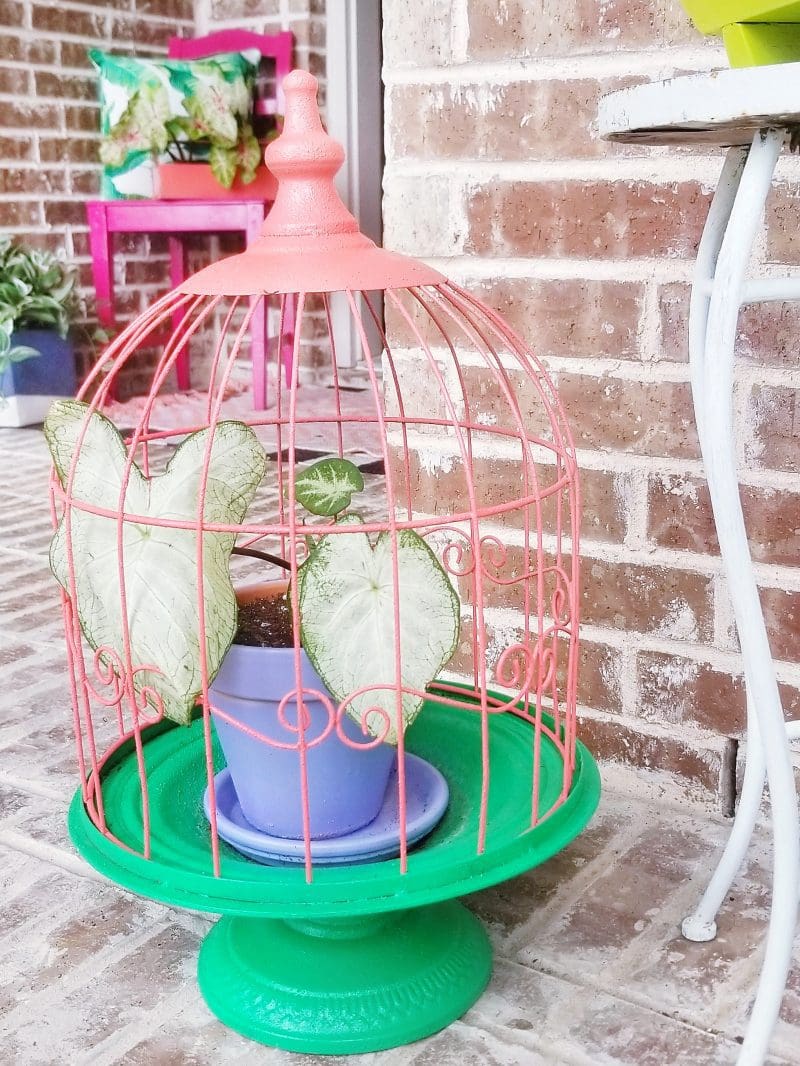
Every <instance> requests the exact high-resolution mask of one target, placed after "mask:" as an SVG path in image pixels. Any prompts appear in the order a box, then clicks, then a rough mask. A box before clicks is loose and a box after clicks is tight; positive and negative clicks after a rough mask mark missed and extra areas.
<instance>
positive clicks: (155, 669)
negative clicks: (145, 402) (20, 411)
mask: <svg viewBox="0 0 800 1066" xmlns="http://www.w3.org/2000/svg"><path fill="white" fill-rule="evenodd" d="M87 417H88V408H87V405H86V404H83V403H79V402H77V401H73V400H59V401H57V402H56V403H54V404H53V406H52V407H51V408H50V412H49V414H48V416H47V419H46V421H45V425H44V432H45V436H46V438H47V443H48V445H49V447H50V452H51V454H52V456H53V462H54V463H55V467H56V471H57V473H58V476H59V478H60V480H61V483H62V485H66V483H67V478H68V476H69V471H70V467H71V464H72V459H73V456H74V454H75V450H76V447H77V444H78V441H79V439H80V435H81V432H82V431H83V427H84V425H85V427H86V431H85V435H84V437H83V440H82V443H81V445H80V453H79V455H78V460H77V463H76V466H75V474H74V478H73V482H72V496H73V499H74V500H75V501H76V502H80V503H86V504H89V505H90V506H94V507H99V508H105V509H107V510H109V511H112V512H114V513H115V514H116V513H117V511H118V510H119V509H120V507H121V500H120V497H121V492H122V479H123V473H124V468H125V463H126V460H127V452H126V448H125V444H124V442H123V440H122V438H121V437H120V435H119V433H118V432H117V430H116V428H115V426H114V425H113V424H112V423H111V422H109V421H108V419H107V418H104V417H103V416H102V415H100V414H98V413H97V412H94V413H93V414H92V415H91V416H90V417H88V421H87ZM209 432H210V430H201V431H200V432H198V433H193V434H191V435H190V436H188V437H187V438H186V439H185V440H184V441H183V442H182V443H181V444H180V446H179V447H178V448H177V449H176V451H175V454H174V455H173V457H172V459H171V460H170V462H169V465H168V466H167V468H166V470H165V472H164V473H163V474H160V475H158V476H156V477H152V478H146V477H145V476H144V475H143V474H142V472H141V470H140V469H139V468H138V466H136V465H135V464H134V466H133V467H132V468H131V472H130V480H129V482H128V486H127V490H126V493H125V500H124V510H125V512H126V513H127V514H134V515H141V516H143V521H142V522H141V523H135V522H131V521H126V522H124V523H123V525H122V553H121V561H122V564H123V567H124V574H125V599H126V612H127V621H128V630H129V633H130V651H131V661H132V666H133V669H134V670H136V671H137V672H136V673H135V675H134V685H135V688H136V690H137V692H138V691H140V690H141V689H142V688H143V687H145V686H147V687H148V688H149V689H153V690H155V691H156V692H157V693H158V694H159V696H160V698H161V701H162V705H163V708H164V714H165V715H166V716H167V717H168V718H171V719H172V720H173V721H176V722H184V723H185V722H188V721H189V718H190V716H191V712H192V708H193V706H194V704H195V702H196V699H197V696H198V694H199V692H200V690H201V686H202V680H201V673H200V630H199V623H198V577H197V548H198V533H197V531H196V530H194V529H175V528H169V527H165V526H157V525H152V524H151V523H150V522H149V521H148V519H153V518H161V519H171V520H179V521H184V522H187V521H188V522H196V521H197V518H198V507H199V502H198V501H199V494H200V485H201V478H202V472H203V461H204V457H205V452H206V447H207V444H208V435H209ZM265 468H266V457H265V455H264V450H263V448H262V447H261V445H260V444H259V442H258V439H257V437H256V436H255V434H254V433H253V431H252V430H251V429H250V428H249V427H248V426H245V425H244V424H243V423H241V422H220V423H218V425H217V426H216V428H215V430H214V439H213V444H212V446H211V451H210V460H209V467H208V479H207V482H206V494H205V505H204V511H203V518H204V521H205V522H206V523H219V524H230V525H235V524H237V523H239V522H241V521H242V519H243V518H244V515H245V513H246V511H247V508H248V506H249V504H250V501H251V500H252V498H253V496H254V494H255V491H256V488H257V486H258V484H259V482H260V481H261V479H262V477H263V476H264V470H265ZM70 522H71V536H70V541H71V546H72V556H73V564H74V574H75V586H76V595H77V603H76V608H77V612H78V617H79V619H80V623H81V628H82V630H83V633H84V636H85V637H86V639H87V641H88V642H89V644H90V645H91V646H92V647H93V648H94V649H97V648H101V647H102V648H111V649H113V650H114V651H115V652H116V654H117V655H118V656H120V658H123V656H124V644H123V615H122V602H121V590H120V582H119V576H118V569H119V562H120V554H119V549H118V539H117V538H118V522H117V519H116V518H110V517H103V516H101V515H94V514H90V513H88V512H87V511H84V510H80V509H79V507H76V506H75V505H73V506H72V508H71V509H70ZM234 539H235V537H234V534H232V533H209V532H205V533H204V534H203V543H202V547H203V602H204V607H205V629H206V657H207V664H208V675H209V680H210V679H211V678H213V677H214V675H215V674H216V672H217V670H218V669H219V667H220V664H221V662H222V658H223V656H224V655H225V652H226V651H227V650H228V647H229V646H230V644H231V642H232V641H233V637H234V634H235V630H236V598H235V596H234V592H233V586H232V585H231V581H230V576H229V573H228V562H229V558H230V554H231V549H232V548H233V544H234ZM50 565H51V567H52V569H53V573H54V574H55V576H56V578H57V579H58V581H59V582H60V583H61V585H62V586H63V587H64V589H65V590H66V591H67V594H68V595H69V594H70V587H69V570H68V565H67V530H66V524H65V521H64V520H63V519H62V522H61V524H60V525H59V527H58V530H57V531H56V534H55V536H54V537H53V542H52V544H51V547H50ZM143 666H147V667H151V668H152V669H147V670H139V669H138V668H140V667H143Z"/></svg>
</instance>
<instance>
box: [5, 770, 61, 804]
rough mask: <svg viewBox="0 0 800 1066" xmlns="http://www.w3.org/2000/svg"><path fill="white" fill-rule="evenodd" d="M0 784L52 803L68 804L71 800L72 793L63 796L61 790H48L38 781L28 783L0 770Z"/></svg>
mask: <svg viewBox="0 0 800 1066" xmlns="http://www.w3.org/2000/svg"><path fill="white" fill-rule="evenodd" d="M0 784H2V785H5V786H6V787H8V788H14V789H17V791H19V792H26V793H28V794H29V795H31V796H37V797H38V798H39V799H45V800H49V801H51V802H53V803H63V802H64V801H65V800H66V801H67V802H69V801H70V800H71V799H72V791H74V789H73V790H72V791H70V793H69V795H67V796H65V795H64V792H63V791H62V790H61V789H56V788H50V787H49V786H48V785H46V784H44V785H43V784H42V783H41V782H39V781H29V780H26V779H24V778H21V777H17V775H16V774H9V773H8V772H7V771H5V770H0Z"/></svg>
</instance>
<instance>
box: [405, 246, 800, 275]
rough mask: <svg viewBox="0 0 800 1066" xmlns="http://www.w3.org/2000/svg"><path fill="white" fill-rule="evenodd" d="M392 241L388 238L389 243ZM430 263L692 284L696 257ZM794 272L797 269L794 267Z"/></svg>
mask: <svg viewBox="0 0 800 1066" xmlns="http://www.w3.org/2000/svg"><path fill="white" fill-rule="evenodd" d="M389 246H390V243H389V242H387V247H389ZM416 258H417V259H420V260H421V261H422V262H423V263H427V264H428V265H429V266H432V267H433V268H434V269H436V270H439V271H440V272H441V273H443V274H445V275H448V276H450V277H451V278H454V277H456V278H458V277H460V278H465V279H469V280H475V281H483V280H497V279H498V278H503V279H505V278H521V279H524V280H528V279H531V280H534V281H582V280H586V281H615V282H642V281H647V280H652V281H660V282H662V284H673V283H675V282H683V283H685V284H689V283H690V282H691V280H692V276H693V274H694V265H695V261H694V259H693V258H685V259H670V258H667V257H663V258H654V257H650V256H640V257H638V258H637V257H630V258H626V259H613V258H610V257H609V258H604V257H602V256H598V257H597V258H596V259H594V258H592V259H587V258H581V257H580V256H569V257H563V258H561V257H559V258H555V259H554V258H552V257H547V256H540V257H536V256H531V257H526V256H499V255H498V256H493V257H491V258H490V257H488V256H479V255H469V254H467V253H465V252H458V253H454V254H453V255H450V256H442V255H418V256H416ZM794 273H795V274H796V273H797V268H795V270H794Z"/></svg>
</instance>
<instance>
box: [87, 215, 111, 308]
mask: <svg viewBox="0 0 800 1066" xmlns="http://www.w3.org/2000/svg"><path fill="white" fill-rule="evenodd" d="M86 213H87V215H88V221H89V251H90V252H91V256H92V280H93V282H94V294H95V305H96V308H97V318H98V321H99V322H100V325H101V326H103V327H104V328H106V329H112V328H113V326H114V256H113V250H112V236H111V234H110V233H109V231H108V225H107V221H106V207H105V204H104V203H103V202H102V201H100V200H96V201H92V202H91V203H89V204H87V205H86Z"/></svg>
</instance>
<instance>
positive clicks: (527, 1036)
mask: <svg viewBox="0 0 800 1066" xmlns="http://www.w3.org/2000/svg"><path fill="white" fill-rule="evenodd" d="M511 961H512V960H510V959H504V962H511ZM562 983H563V984H565V985H566V986H567V987H566V988H565V989H564V993H562V995H564V994H567V992H568V990H570V989H571V990H572V991H573V992H574V991H575V990H576V989H578V988H580V983H579V982H577V981H575V980H574V979H573V980H571V981H569V982H567V981H564V982H562ZM480 1002H481V1001H480V1000H478V1002H477V1003H476V1004H475V1005H474V1007H473V1011H474V1012H475V1014H477V1016H478V1018H479V1019H480V1022H479V1024H477V1025H472V1024H470V1023H469V1022H468V1021H466V1019H465V1018H459V1019H458V1020H457V1021H455V1022H453V1023H452V1028H455V1029H456V1030H457V1029H466V1030H467V1032H468V1033H471V1034H473V1035H474V1036H477V1038H478V1040H479V1041H480V1038H481V1036H482V1035H483V1034H487V1035H489V1036H493V1037H494V1038H495V1039H496V1040H497V1041H498V1043H499V1044H500V1046H501V1047H502V1048H505V1049H507V1050H509V1051H513V1050H516V1051H517V1052H518V1053H520V1054H522V1053H525V1055H526V1059H527V1056H528V1055H530V1054H531V1053H533V1054H535V1055H536V1057H537V1058H540V1059H541V1062H545V1063H558V1066H597V1060H596V1059H594V1058H592V1057H591V1056H589V1055H587V1054H586V1053H585V1052H584V1051H582V1050H581V1049H580V1048H577V1047H575V1046H574V1044H571V1043H570V1037H569V1035H568V1034H565V1035H563V1036H555V1037H552V1036H548V1035H547V1031H546V1030H539V1031H537V1030H535V1029H530V1030H522V1029H509V1027H508V1026H507V1025H504V1024H503V1023H502V1022H495V1021H492V1020H491V1018H488V1017H484V1016H482V1015H481V1012H480ZM565 1045H566V1046H565ZM485 1061H487V1062H489V1061H490V1060H489V1059H488V1058H487V1059H486V1060H485ZM491 1061H493V1062H497V1061H498V1060H497V1059H492V1060H491ZM521 1061H522V1060H521V1059H517V1062H521ZM398 1066H400V1064H399V1063H398Z"/></svg>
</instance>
